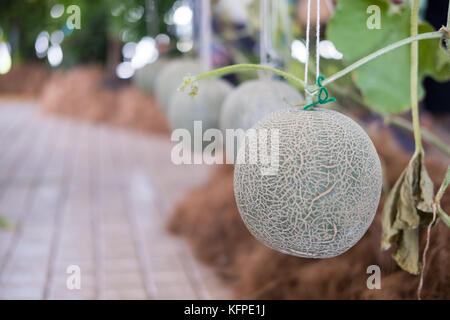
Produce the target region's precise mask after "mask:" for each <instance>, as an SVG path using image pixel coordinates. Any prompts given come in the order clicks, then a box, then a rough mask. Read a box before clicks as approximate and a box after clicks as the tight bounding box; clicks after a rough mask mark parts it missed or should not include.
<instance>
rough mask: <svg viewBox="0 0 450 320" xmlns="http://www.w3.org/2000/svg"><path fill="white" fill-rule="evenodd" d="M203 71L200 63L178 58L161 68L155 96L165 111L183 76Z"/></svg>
mask: <svg viewBox="0 0 450 320" xmlns="http://www.w3.org/2000/svg"><path fill="white" fill-rule="evenodd" d="M202 72H203V68H202V65H201V64H200V63H198V62H197V61H195V60H191V59H180V60H175V61H172V62H169V63H167V65H166V66H165V67H164V68H163V69H162V70H161V72H160V75H159V77H158V80H157V82H156V86H155V93H156V98H157V99H158V101H159V103H160V105H161V107H162V108H163V109H164V111H165V112H166V113H167V112H168V110H169V103H170V100H171V98H172V97H173V96H174V95H175V93H177V90H178V88H179V87H180V86H181V84H182V83H183V79H184V77H186V76H188V75H197V74H200V73H202Z"/></svg>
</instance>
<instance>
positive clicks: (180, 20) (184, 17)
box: [173, 5, 193, 26]
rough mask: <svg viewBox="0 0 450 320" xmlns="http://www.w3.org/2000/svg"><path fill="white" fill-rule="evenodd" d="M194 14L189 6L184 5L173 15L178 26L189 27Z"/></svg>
mask: <svg viewBox="0 0 450 320" xmlns="http://www.w3.org/2000/svg"><path fill="white" fill-rule="evenodd" d="M192 17H193V12H192V9H191V8H189V6H186V5H182V6H180V7H178V8H177V9H176V10H175V12H174V14H173V22H175V24H178V25H182V26H184V25H187V24H190V23H191V21H192Z"/></svg>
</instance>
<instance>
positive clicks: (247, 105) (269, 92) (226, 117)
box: [220, 80, 303, 130]
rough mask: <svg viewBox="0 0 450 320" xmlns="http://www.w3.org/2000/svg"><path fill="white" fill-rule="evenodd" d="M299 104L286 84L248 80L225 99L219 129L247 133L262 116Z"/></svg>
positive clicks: (298, 98)
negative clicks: (239, 130) (245, 131)
mask: <svg viewBox="0 0 450 320" xmlns="http://www.w3.org/2000/svg"><path fill="white" fill-rule="evenodd" d="M302 101H303V96H302V95H301V94H300V92H298V90H296V89H295V88H294V87H292V86H290V85H289V84H287V83H285V82H281V81H277V80H252V81H247V82H244V83H243V84H242V85H240V86H239V87H238V88H236V89H235V90H234V91H233V92H232V93H231V94H229V95H228V97H227V98H226V99H225V102H224V104H223V107H222V112H221V115H220V128H221V129H222V130H225V129H244V130H247V129H249V128H250V127H251V126H253V125H254V124H255V123H256V122H257V121H258V120H260V119H262V118H263V117H264V116H265V115H267V114H269V113H271V112H273V111H275V110H279V109H282V108H288V107H290V106H292V104H298V103H300V102H302Z"/></svg>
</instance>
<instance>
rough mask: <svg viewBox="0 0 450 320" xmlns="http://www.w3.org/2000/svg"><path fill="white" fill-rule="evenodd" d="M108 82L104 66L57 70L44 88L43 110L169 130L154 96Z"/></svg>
mask: <svg viewBox="0 0 450 320" xmlns="http://www.w3.org/2000/svg"><path fill="white" fill-rule="evenodd" d="M104 83H105V81H104V70H103V69H102V68H101V67H99V66H82V67H76V68H73V69H70V70H68V71H57V72H55V73H54V74H53V75H52V76H51V78H50V79H49V80H48V81H47V83H46V85H45V87H44V88H43V91H42V94H41V96H40V99H39V107H40V109H41V110H42V111H43V112H47V113H54V114H61V115H65V116H69V117H72V118H78V119H84V120H88V121H92V122H106V123H110V124H114V125H119V126H123V127H127V128H132V129H138V130H141V131H146V132H153V133H163V134H167V133H168V132H169V128H168V123H167V120H166V117H165V116H164V114H163V113H162V112H161V111H160V108H159V107H158V104H157V102H156V100H155V99H154V98H153V97H150V96H147V95H145V94H144V93H141V92H140V91H139V90H138V89H136V88H135V87H133V86H131V85H129V86H122V87H119V88H117V89H111V88H108V87H106V85H105V84H104Z"/></svg>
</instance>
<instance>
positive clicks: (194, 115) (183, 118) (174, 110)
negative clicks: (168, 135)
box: [168, 79, 232, 137]
mask: <svg viewBox="0 0 450 320" xmlns="http://www.w3.org/2000/svg"><path fill="white" fill-rule="evenodd" d="M231 91H232V87H231V85H229V84H228V82H226V81H224V80H220V79H215V80H207V81H202V82H200V83H199V90H198V93H197V95H196V96H195V97H191V96H189V95H188V94H187V93H186V92H177V93H176V94H175V95H174V96H173V98H172V100H171V101H170V106H169V113H168V118H169V123H170V125H171V127H172V129H179V128H183V129H187V130H189V131H190V132H191V136H192V137H194V121H202V130H203V132H204V131H206V130H208V129H213V128H214V129H216V128H217V129H218V126H219V115H220V110H221V107H222V104H223V101H224V100H225V97H226V96H227V95H228V94H229V93H230V92H231Z"/></svg>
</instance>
